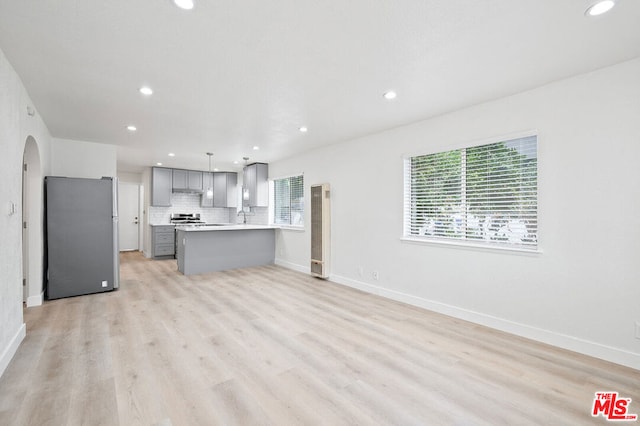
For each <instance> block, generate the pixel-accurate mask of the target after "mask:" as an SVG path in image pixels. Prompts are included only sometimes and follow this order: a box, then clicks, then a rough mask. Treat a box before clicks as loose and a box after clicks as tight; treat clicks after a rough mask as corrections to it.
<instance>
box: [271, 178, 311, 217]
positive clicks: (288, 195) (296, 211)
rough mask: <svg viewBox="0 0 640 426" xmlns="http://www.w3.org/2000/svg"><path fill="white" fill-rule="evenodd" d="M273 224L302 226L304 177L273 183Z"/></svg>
mask: <svg viewBox="0 0 640 426" xmlns="http://www.w3.org/2000/svg"><path fill="white" fill-rule="evenodd" d="M273 194H274V200H273V206H274V207H273V222H274V223H275V224H277V225H289V226H300V227H301V226H304V176H303V175H299V176H291V177H287V178H284V179H275V180H274V181H273Z"/></svg>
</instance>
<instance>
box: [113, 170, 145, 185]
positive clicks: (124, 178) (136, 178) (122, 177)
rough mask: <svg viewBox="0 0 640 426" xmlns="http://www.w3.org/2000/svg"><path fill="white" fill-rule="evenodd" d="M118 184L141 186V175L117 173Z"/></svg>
mask: <svg viewBox="0 0 640 426" xmlns="http://www.w3.org/2000/svg"><path fill="white" fill-rule="evenodd" d="M118 180H119V181H120V182H128V183H137V184H139V185H141V184H142V173H130V172H118Z"/></svg>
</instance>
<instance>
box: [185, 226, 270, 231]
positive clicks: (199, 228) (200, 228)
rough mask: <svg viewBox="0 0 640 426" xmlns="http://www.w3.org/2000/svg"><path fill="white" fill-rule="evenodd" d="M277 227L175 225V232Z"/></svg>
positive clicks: (268, 227)
mask: <svg viewBox="0 0 640 426" xmlns="http://www.w3.org/2000/svg"><path fill="white" fill-rule="evenodd" d="M279 228H280V227H279V226H273V225H243V224H238V225H205V226H202V225H177V226H176V230H178V231H188V232H203V231H247V230H252V229H279Z"/></svg>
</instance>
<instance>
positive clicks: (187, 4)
mask: <svg viewBox="0 0 640 426" xmlns="http://www.w3.org/2000/svg"><path fill="white" fill-rule="evenodd" d="M173 3H174V4H175V5H176V6H178V7H179V8H180V9H185V10H191V9H193V0H173Z"/></svg>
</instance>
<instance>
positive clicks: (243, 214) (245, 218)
mask: <svg viewBox="0 0 640 426" xmlns="http://www.w3.org/2000/svg"><path fill="white" fill-rule="evenodd" d="M240 213H242V217H243V218H244V220H243V221H242V223H244V224H245V225H246V224H247V212H245V211H244V210H240V211H239V212H238V216H240Z"/></svg>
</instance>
